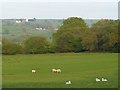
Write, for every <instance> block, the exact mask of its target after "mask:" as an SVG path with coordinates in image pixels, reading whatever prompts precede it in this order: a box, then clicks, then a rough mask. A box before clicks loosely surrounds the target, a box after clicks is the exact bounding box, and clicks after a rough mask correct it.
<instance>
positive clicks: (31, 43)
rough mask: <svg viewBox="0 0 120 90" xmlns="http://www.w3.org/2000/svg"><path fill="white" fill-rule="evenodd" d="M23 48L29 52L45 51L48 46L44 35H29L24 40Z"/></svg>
mask: <svg viewBox="0 0 120 90" xmlns="http://www.w3.org/2000/svg"><path fill="white" fill-rule="evenodd" d="M24 48H25V51H26V53H30V54H40V53H47V52H48V48H49V42H48V41H47V39H46V38H44V37H39V36H36V37H30V38H28V39H27V40H25V42H24Z"/></svg>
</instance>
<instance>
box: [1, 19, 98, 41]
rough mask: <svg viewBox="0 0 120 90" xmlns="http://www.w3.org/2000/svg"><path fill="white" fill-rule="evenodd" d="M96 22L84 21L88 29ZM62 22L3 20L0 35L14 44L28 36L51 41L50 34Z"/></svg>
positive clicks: (57, 20) (55, 20)
mask: <svg viewBox="0 0 120 90" xmlns="http://www.w3.org/2000/svg"><path fill="white" fill-rule="evenodd" d="M97 21H98V20H96V19H85V22H86V23H87V25H88V26H89V27H91V26H92V25H93V24H94V23H96V22H97ZM62 22H63V19H36V20H31V21H27V22H26V21H25V20H20V19H3V20H2V33H1V34H2V35H3V37H7V38H10V39H12V40H13V41H15V42H20V41H22V40H24V39H26V38H27V37H29V36H44V37H46V38H48V39H49V40H51V39H52V34H53V33H54V32H56V31H57V29H58V28H59V27H60V25H61V24H62Z"/></svg>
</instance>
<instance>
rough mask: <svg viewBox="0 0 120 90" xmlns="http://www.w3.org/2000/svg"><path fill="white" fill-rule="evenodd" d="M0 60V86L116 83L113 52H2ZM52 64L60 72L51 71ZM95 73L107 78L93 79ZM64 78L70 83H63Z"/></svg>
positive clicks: (99, 85)
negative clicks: (1, 82)
mask: <svg viewBox="0 0 120 90" xmlns="http://www.w3.org/2000/svg"><path fill="white" fill-rule="evenodd" d="M2 64H3V73H2V74H3V88H10V87H11V88H21V87H23V88H115V87H118V54H117V53H63V54H38V55H13V56H12V55H11V56H10V55H6V56H3V63H2ZM52 68H61V70H62V72H61V73H59V74H57V73H52V72H51V69H52ZM32 69H36V73H32V72H31V70H32ZM96 77H98V78H102V77H103V78H106V79H107V80H108V81H107V82H96V81H95V79H96ZM68 80H70V81H72V84H71V85H66V84H65V82H66V81H68Z"/></svg>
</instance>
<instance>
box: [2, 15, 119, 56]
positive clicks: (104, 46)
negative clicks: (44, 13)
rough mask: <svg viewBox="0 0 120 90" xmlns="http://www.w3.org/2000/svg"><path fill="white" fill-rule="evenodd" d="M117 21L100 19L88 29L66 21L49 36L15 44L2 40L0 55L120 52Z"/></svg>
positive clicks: (80, 22)
mask: <svg viewBox="0 0 120 90" xmlns="http://www.w3.org/2000/svg"><path fill="white" fill-rule="evenodd" d="M118 35H119V32H118V20H108V19H101V20H99V21H98V22H96V23H95V24H93V25H92V26H91V27H88V25H87V24H86V22H85V21H84V20H83V19H82V18H78V17H70V18H68V19H65V20H64V21H63V23H62V24H61V26H60V27H59V28H58V30H57V31H56V32H54V34H53V35H52V37H51V39H52V40H51V41H50V40H48V39H47V38H46V37H42V36H41V35H40V36H31V37H28V38H26V39H25V40H23V41H22V43H15V42H13V41H12V40H10V39H8V38H3V40H2V54H5V55H6V54H9V55H14V54H42V53H64V52H75V53H76V52H120V50H119V46H120V43H119V40H118Z"/></svg>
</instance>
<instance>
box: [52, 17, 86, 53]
mask: <svg viewBox="0 0 120 90" xmlns="http://www.w3.org/2000/svg"><path fill="white" fill-rule="evenodd" d="M86 30H88V27H87V25H86V23H85V21H84V20H83V19H82V18H77V17H71V18H68V19H66V20H64V21H63V24H62V25H61V26H60V27H59V29H58V31H57V32H56V33H55V34H54V36H53V41H54V43H55V44H56V46H57V48H58V51H60V52H80V51H82V50H83V46H82V44H81V42H82V39H81V38H82V37H81V36H82V32H83V31H86Z"/></svg>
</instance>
